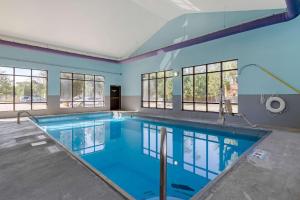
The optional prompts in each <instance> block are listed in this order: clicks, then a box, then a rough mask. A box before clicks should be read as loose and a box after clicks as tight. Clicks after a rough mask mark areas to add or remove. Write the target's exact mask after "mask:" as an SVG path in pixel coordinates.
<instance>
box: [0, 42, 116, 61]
mask: <svg viewBox="0 0 300 200" xmlns="http://www.w3.org/2000/svg"><path fill="white" fill-rule="evenodd" d="M0 45H6V46H11V47H19V48H24V49H30V50H37V51H42V52H47V53H54V54H60V55H66V56H74V57H77V58H85V59H91V60H98V61H104V62H109V63H120V61H118V60H113V59H108V58H101V57H96V56H89V55H84V54H79V53H71V52H67V51H62V50H56V49H50V48H46V47H39V46H34V45H30V44H22V43H18V42H11V41H6V40H1V39H0Z"/></svg>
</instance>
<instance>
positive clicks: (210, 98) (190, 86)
mask: <svg viewBox="0 0 300 200" xmlns="http://www.w3.org/2000/svg"><path fill="white" fill-rule="evenodd" d="M237 73H238V71H237V60H232V61H224V62H218V63H212V64H206V65H200V66H193V67H186V68H183V69H182V88H183V89H182V109H183V110H191V111H204V112H219V102H220V89H221V87H222V88H223V90H224V97H225V99H226V100H230V102H231V104H232V112H233V113H237V112H238V84H237Z"/></svg>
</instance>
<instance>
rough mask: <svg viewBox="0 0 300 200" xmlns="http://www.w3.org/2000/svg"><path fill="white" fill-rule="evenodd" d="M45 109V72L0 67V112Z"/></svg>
mask: <svg viewBox="0 0 300 200" xmlns="http://www.w3.org/2000/svg"><path fill="white" fill-rule="evenodd" d="M41 109H47V71H45V70H33V69H23V68H14V67H0V111H19V110H41Z"/></svg>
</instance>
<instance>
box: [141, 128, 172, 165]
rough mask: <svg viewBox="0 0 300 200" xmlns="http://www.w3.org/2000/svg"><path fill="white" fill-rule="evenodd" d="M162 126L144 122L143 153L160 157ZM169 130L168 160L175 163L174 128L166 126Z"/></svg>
mask: <svg viewBox="0 0 300 200" xmlns="http://www.w3.org/2000/svg"><path fill="white" fill-rule="evenodd" d="M161 128H162V127H161V126H156V125H154V124H149V123H143V135H142V137H143V154H144V155H147V156H151V157H153V158H157V159H159V156H160V130H161ZM166 131H167V162H168V163H170V164H174V158H173V138H174V137H173V128H168V127H166Z"/></svg>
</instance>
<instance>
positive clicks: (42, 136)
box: [37, 135, 46, 140]
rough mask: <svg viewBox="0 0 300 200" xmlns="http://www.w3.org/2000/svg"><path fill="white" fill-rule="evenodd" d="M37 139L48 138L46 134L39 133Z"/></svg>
mask: <svg viewBox="0 0 300 200" xmlns="http://www.w3.org/2000/svg"><path fill="white" fill-rule="evenodd" d="M37 139H39V140H43V139H46V136H44V135H38V136H37Z"/></svg>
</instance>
